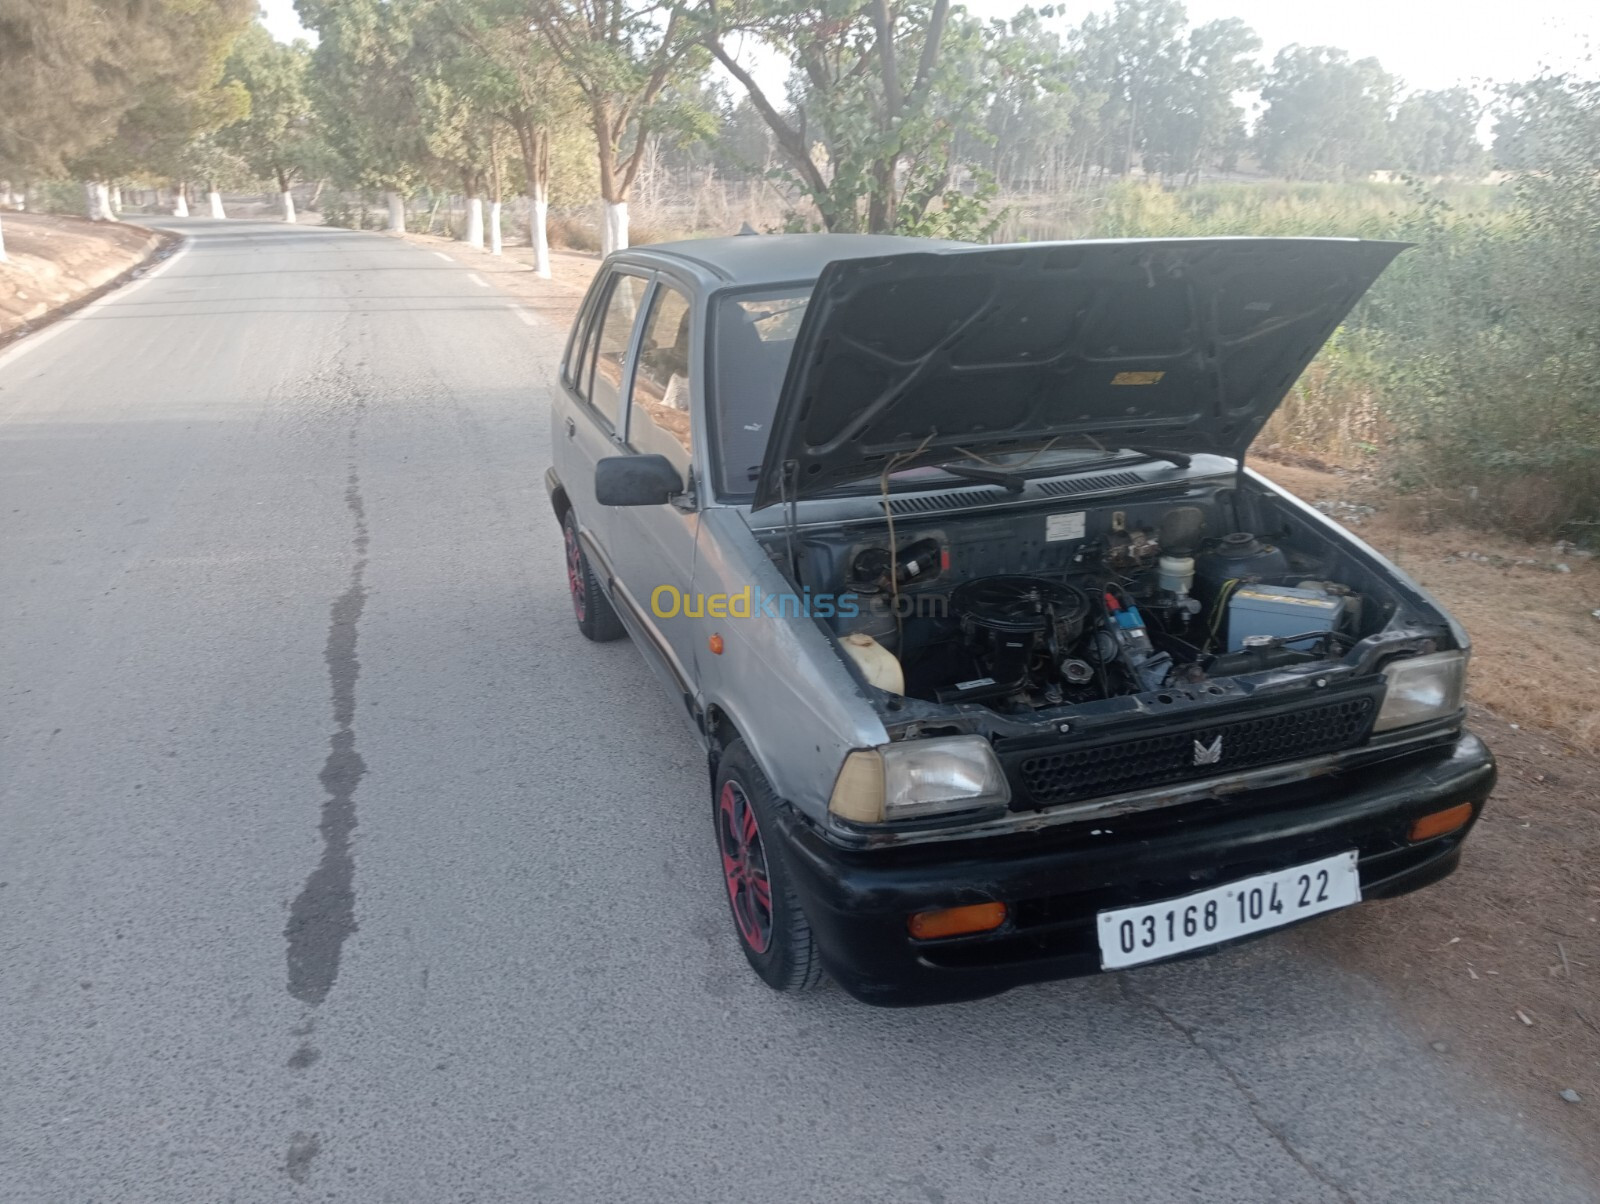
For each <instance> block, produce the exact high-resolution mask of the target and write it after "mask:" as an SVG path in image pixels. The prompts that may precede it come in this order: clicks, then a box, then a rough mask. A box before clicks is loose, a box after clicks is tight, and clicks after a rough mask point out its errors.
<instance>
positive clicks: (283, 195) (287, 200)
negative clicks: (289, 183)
mask: <svg viewBox="0 0 1600 1204" xmlns="http://www.w3.org/2000/svg"><path fill="white" fill-rule="evenodd" d="M278 198H279V199H280V200H281V201H282V202H283V220H284V221H286V222H289V223H290V224H293V222H294V193H292V192H290V191H289V190H288V189H287V188H285V189H284V190H283V191H282V192H280V193H279V194H278Z"/></svg>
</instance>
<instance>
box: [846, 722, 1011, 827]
mask: <svg viewBox="0 0 1600 1204" xmlns="http://www.w3.org/2000/svg"><path fill="white" fill-rule="evenodd" d="M1010 801H1011V787H1010V786H1009V785H1007V783H1006V775H1005V774H1004V772H1002V771H1001V769H1000V762H998V761H997V760H995V756H994V751H993V750H992V749H991V748H990V747H989V742H988V741H987V740H985V739H984V738H983V737H982V736H947V737H943V738H940V739H936V740H907V741H906V742H905V743H903V744H886V745H884V746H883V747H882V748H868V749H861V750H859V751H857V752H853V753H851V754H850V755H849V756H848V757H846V758H845V759H844V767H843V768H842V769H840V770H839V777H838V780H837V781H836V782H834V785H833V797H832V798H830V799H829V800H828V810H829V811H831V812H833V813H834V814H835V815H837V816H838V817H839V818H840V819H847V820H850V821H851V822H853V823H858V824H881V823H886V822H888V821H890V820H896V819H916V818H919V817H923V816H929V815H942V814H944V813H946V812H951V811H969V810H971V809H972V808H974V807H985V806H990V805H994V804H999V805H1001V806H1004V805H1005V804H1006V803H1008V802H1010Z"/></svg>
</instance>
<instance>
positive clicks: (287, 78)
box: [216, 25, 328, 191]
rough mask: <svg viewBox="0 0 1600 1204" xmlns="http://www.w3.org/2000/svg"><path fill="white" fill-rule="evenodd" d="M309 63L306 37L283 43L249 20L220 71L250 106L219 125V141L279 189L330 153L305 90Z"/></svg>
mask: <svg viewBox="0 0 1600 1204" xmlns="http://www.w3.org/2000/svg"><path fill="white" fill-rule="evenodd" d="M310 66H311V49H310V47H308V46H307V45H306V44H305V43H304V42H295V43H294V44H293V45H289V46H286V45H284V44H283V43H282V42H277V41H274V40H273V37H272V35H271V34H269V33H268V32H267V31H266V30H265V29H264V28H262V27H261V26H260V25H251V26H250V27H249V28H248V29H246V30H245V31H244V33H243V34H241V35H240V36H239V39H238V41H237V42H235V43H234V46H233V53H232V54H231V55H229V56H228V62H227V66H226V68H225V72H224V79H225V80H226V81H227V82H228V83H230V84H233V85H235V86H236V87H238V88H239V89H240V90H241V91H242V92H243V93H244V94H245V95H246V96H247V97H248V99H249V112H248V113H247V114H246V115H245V116H243V117H242V118H241V119H240V120H238V121H235V122H234V123H232V124H231V125H228V126H226V127H224V128H223V129H222V130H221V131H219V133H218V135H217V139H216V141H217V144H218V146H219V148H220V149H222V150H224V151H231V152H233V153H234V154H235V155H237V156H238V158H239V159H240V160H242V161H243V162H244V164H245V165H246V166H247V167H248V168H249V169H250V171H251V172H252V173H253V174H254V175H255V177H256V178H257V179H262V180H268V179H270V180H273V181H275V182H276V184H277V186H278V188H279V190H280V191H287V190H288V188H289V185H290V184H291V183H293V182H294V180H295V179H297V178H299V177H300V176H302V175H304V174H306V169H307V167H308V166H309V165H314V164H317V163H319V162H321V161H322V160H323V159H325V158H326V157H327V154H328V152H327V151H326V149H325V148H324V146H323V144H322V141H321V139H320V138H319V137H318V134H317V131H316V130H315V128H314V124H313V115H312V110H311V98H310V96H309V94H308V93H307V91H306V77H307V74H308V71H309V69H310Z"/></svg>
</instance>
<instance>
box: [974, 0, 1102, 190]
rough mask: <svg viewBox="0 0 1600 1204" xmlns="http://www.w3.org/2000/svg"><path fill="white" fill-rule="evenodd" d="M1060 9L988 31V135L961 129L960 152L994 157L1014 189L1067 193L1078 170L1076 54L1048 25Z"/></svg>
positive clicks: (1005, 183) (993, 164)
mask: <svg viewBox="0 0 1600 1204" xmlns="http://www.w3.org/2000/svg"><path fill="white" fill-rule="evenodd" d="M1049 15H1053V10H1051V9H1045V10H1044V11H1043V12H1039V11H1036V10H1034V9H1031V8H1024V9H1022V10H1021V11H1020V12H1018V13H1017V14H1016V15H1015V16H1014V17H1012V18H1010V19H1009V20H1007V21H991V22H990V23H989V26H988V28H987V30H986V31H985V43H986V45H985V68H986V70H985V78H986V79H987V80H988V83H989V87H990V95H989V104H988V112H987V114H986V115H985V117H984V128H983V131H982V134H981V135H978V134H974V133H971V132H968V131H958V132H957V144H956V152H955V154H956V157H957V158H958V159H966V160H969V161H978V160H980V159H982V160H986V161H987V165H988V170H989V172H990V173H991V174H992V175H993V176H994V178H995V180H996V181H997V182H998V184H999V185H1000V187H1001V188H1003V189H1005V190H1006V191H1008V192H1021V191H1031V190H1043V191H1047V192H1060V191H1063V190H1064V189H1065V188H1066V187H1067V186H1068V185H1067V177H1068V175H1069V173H1070V171H1071V168H1072V163H1073V159H1072V154H1071V148H1070V145H1069V144H1070V135H1071V130H1072V127H1073V121H1074V119H1075V118H1076V117H1077V116H1078V115H1079V110H1080V105H1081V104H1082V96H1081V94H1080V93H1079V92H1078V91H1077V90H1075V89H1074V88H1073V87H1072V85H1071V72H1072V66H1073V63H1072V59H1071V57H1070V56H1069V55H1068V53H1067V50H1066V48H1065V46H1063V45H1062V39H1061V35H1060V34H1058V33H1056V32H1055V31H1054V30H1052V29H1050V28H1049V27H1048V26H1047V25H1046V24H1045V18H1046V17H1047V16H1049Z"/></svg>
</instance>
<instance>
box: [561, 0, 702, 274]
mask: <svg viewBox="0 0 1600 1204" xmlns="http://www.w3.org/2000/svg"><path fill="white" fill-rule="evenodd" d="M529 16H530V18H531V21H532V23H533V25H534V27H535V28H537V29H538V30H539V31H540V32H541V33H542V34H544V36H545V37H546V38H548V39H549V41H550V46H551V48H552V49H553V51H554V52H555V55H556V58H557V59H558V60H559V61H560V63H561V65H562V67H563V68H564V69H565V70H566V73H567V77H568V78H569V79H570V80H571V81H572V84H573V86H574V87H576V88H577V89H578V91H579V92H580V93H582V95H583V102H584V106H585V107H586V108H587V109H588V112H589V125H590V128H591V129H592V130H593V131H594V140H595V147H596V151H597V159H598V163H599V168H600V197H601V202H602V209H603V211H604V212H603V216H604V221H603V222H602V227H601V237H600V245H601V250H602V251H603V252H604V253H606V254H609V253H610V252H612V251H615V250H618V249H619V248H621V247H625V246H627V245H628V197H629V194H630V192H631V190H632V188H633V182H634V180H635V178H636V177H637V176H638V174H639V168H640V166H641V164H642V162H643V157H644V151H645V146H646V142H647V139H648V138H649V135H650V130H651V126H652V120H653V119H656V118H659V116H660V115H659V114H658V113H656V112H655V111H654V106H655V105H656V102H657V100H658V99H659V98H660V97H661V94H662V92H663V90H664V89H665V88H667V86H668V85H669V84H671V83H673V82H674V81H675V80H677V79H680V78H684V77H693V76H696V75H698V74H699V73H700V71H701V69H702V68H703V66H704V51H703V50H701V49H700V47H699V46H698V44H697V43H696V42H695V41H694V40H693V39H692V37H691V36H690V35H691V29H690V26H691V22H690V21H689V20H688V19H687V17H686V10H685V9H684V8H683V7H682V6H681V5H680V4H671V5H662V4H659V3H656V2H654V0H536V2H534V3H533V4H532V6H531V10H530V13H529Z"/></svg>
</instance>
